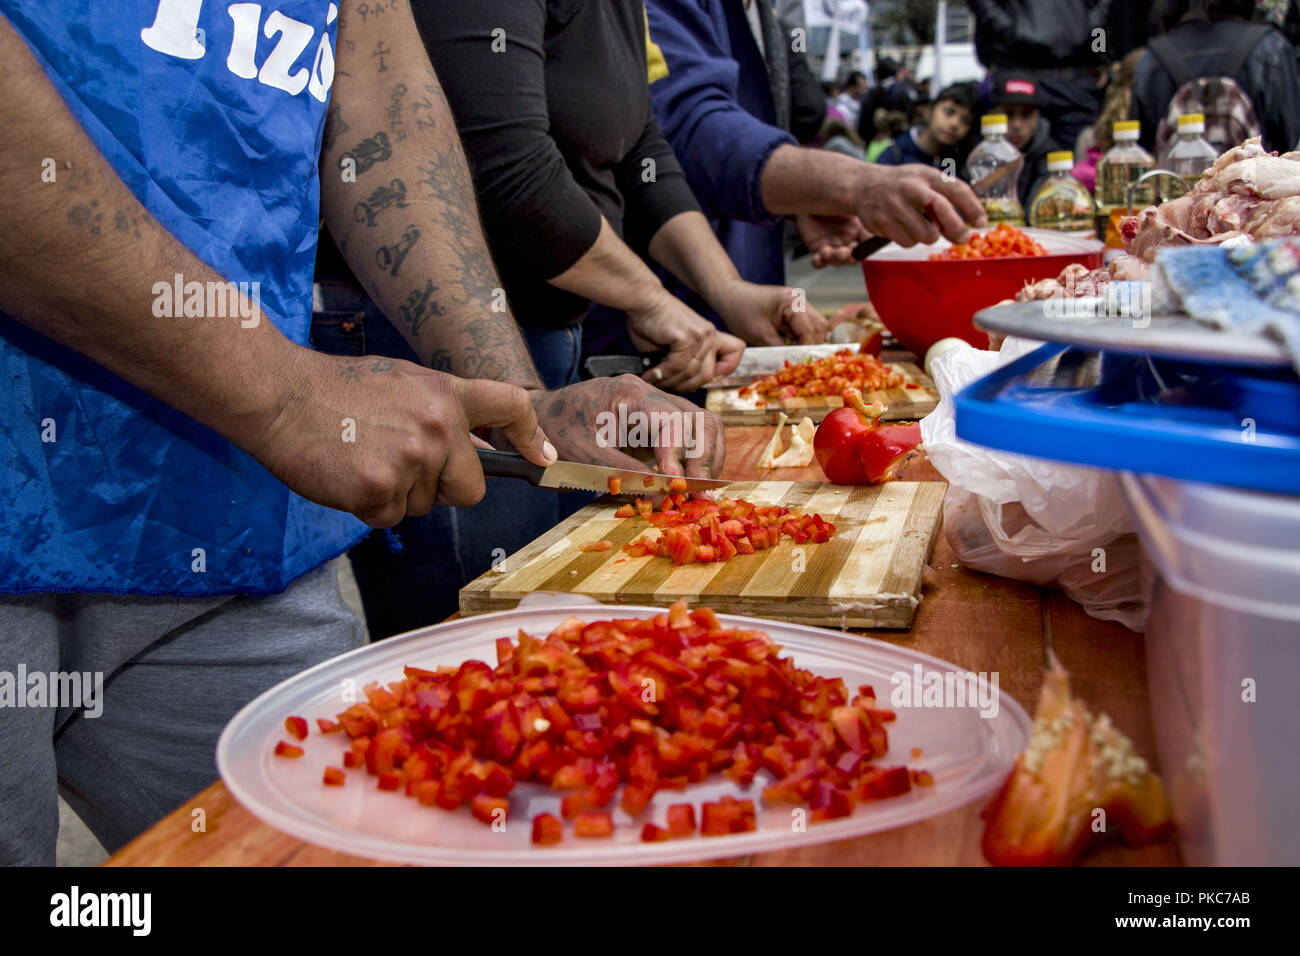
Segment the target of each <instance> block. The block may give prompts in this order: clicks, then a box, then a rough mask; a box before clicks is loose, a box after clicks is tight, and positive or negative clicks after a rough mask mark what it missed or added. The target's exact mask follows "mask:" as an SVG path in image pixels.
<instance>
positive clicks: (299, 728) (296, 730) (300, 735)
mask: <svg viewBox="0 0 1300 956" xmlns="http://www.w3.org/2000/svg"><path fill="white" fill-rule="evenodd" d="M284 729H285V730H287V731H289V733H290V734H292V735H293V736H294V737H296V738H297V739H298V740H306V739H307V721H306V720H305V719H304V718H302V717H286V718H284Z"/></svg>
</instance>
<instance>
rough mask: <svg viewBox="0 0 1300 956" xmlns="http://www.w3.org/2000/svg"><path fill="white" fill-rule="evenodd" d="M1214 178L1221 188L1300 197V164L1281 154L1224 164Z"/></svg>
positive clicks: (1261, 194) (1251, 194) (1256, 193)
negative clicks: (1284, 157)
mask: <svg viewBox="0 0 1300 956" xmlns="http://www.w3.org/2000/svg"><path fill="white" fill-rule="evenodd" d="M1206 178H1209V177H1206ZM1214 181H1215V184H1216V185H1217V187H1218V188H1219V189H1221V190H1224V191H1227V192H1233V193H1241V194H1245V195H1248V196H1262V197H1264V198H1265V199H1285V198H1286V197H1287V196H1300V163H1297V162H1295V161H1294V160H1290V159H1283V158H1282V157H1281V156H1255V157H1252V158H1250V159H1243V160H1241V161H1240V162H1236V163H1232V164H1230V165H1228V166H1225V167H1224V168H1223V169H1222V170H1220V171H1219V173H1218V174H1216V175H1215V177H1214Z"/></svg>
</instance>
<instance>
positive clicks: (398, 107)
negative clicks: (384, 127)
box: [381, 71, 406, 143]
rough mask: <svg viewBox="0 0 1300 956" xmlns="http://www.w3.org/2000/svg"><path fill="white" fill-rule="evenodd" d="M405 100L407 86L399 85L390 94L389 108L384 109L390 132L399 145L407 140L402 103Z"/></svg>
mask: <svg viewBox="0 0 1300 956" xmlns="http://www.w3.org/2000/svg"><path fill="white" fill-rule="evenodd" d="M381 72H382V71H381ZM405 98H406V84H405V83H398V84H397V85H396V86H395V87H393V91H392V92H391V93H389V94H388V106H387V107H385V108H384V116H386V117H387V118H388V131H389V132H390V133H392V134H393V139H395V140H397V141H398V142H399V143H400V142H401V141H402V140H404V139H406V125H405V123H403V121H402V101H403V100H404V99H405Z"/></svg>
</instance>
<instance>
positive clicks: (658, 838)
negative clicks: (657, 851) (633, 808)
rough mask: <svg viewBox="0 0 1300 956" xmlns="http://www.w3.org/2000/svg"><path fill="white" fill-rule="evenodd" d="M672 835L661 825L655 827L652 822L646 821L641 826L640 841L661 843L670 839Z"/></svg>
mask: <svg viewBox="0 0 1300 956" xmlns="http://www.w3.org/2000/svg"><path fill="white" fill-rule="evenodd" d="M672 838H673V835H672V834H671V833H669V832H668V831H667V830H665V829H664V828H663V827H657V826H655V825H654V824H653V823H647V824H646V825H645V826H643V827H642V828H641V842H642V843H663V842H664V841H665V840H671V839H672Z"/></svg>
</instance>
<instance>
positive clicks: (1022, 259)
mask: <svg viewBox="0 0 1300 956" xmlns="http://www.w3.org/2000/svg"><path fill="white" fill-rule="evenodd" d="M1023 231H1024V232H1025V233H1026V234H1027V235H1030V236H1032V237H1033V238H1034V239H1036V240H1038V242H1039V243H1041V244H1042V245H1043V246H1044V247H1045V248H1046V249H1047V250H1048V252H1049V253H1051V254H1050V255H1046V256H1008V257H1006V258H1004V259H956V260H951V261H941V262H931V261H930V258H929V257H930V254H931V253H934V252H940V251H942V250H944V249H947V248H948V247H949V246H951V245H952V243H950V242H948V240H946V239H941V240H939V241H938V242H936V243H934V244H933V245H929V246H913V247H912V248H910V249H904V248H903V247H902V246H899V245H895V244H893V243H891V244H889V245H888V246H886V247H885V248H884V249H882V250H880V252H878V253H876V254H875V255H874V256H872V257H871V258H870V259H867V260H866V261H864V262H863V263H862V273H863V275H864V276H865V278H866V280H867V294H868V295H870V296H871V304H872V305H874V306H875V307H876V312H877V313H878V314H879V315H880V321H881V322H883V323H884V324H885V328H887V329H889V331H890V332H892V333H894V338H896V339H898V341H899V343H900V344H902V346H903V347H904V348H906V349H908V350H909V351H912V352H915V353H916V354H917V355H918V356H920V357H922V358H924V357H925V353H926V352H927V351H929V349H930V346H931V345H933V344H934V343H935V342H938V341H939V340H940V339H946V338H949V337H955V338H959V339H965V340H966V341H967V342H969V343H970V344H971V345H973V346H975V347H976V348H981V349H983V348H988V344H989V342H988V335H987V334H986V333H984V332H980V331H977V330H976V328H975V325H974V324H973V323H972V321H971V318H972V316H974V315H975V313H976V312H978V311H979V310H980V309H983V308H987V307H988V306H990V305H996V304H997V303H999V302H1001V301H1002V300H1003V299H1010V298H1013V297H1014V296H1015V294H1016V293H1017V292H1019V291H1020V290H1021V289H1022V288H1023V287H1024V286H1025V284H1026V283H1032V282H1037V281H1038V280H1039V279H1055V278H1056V277H1057V276H1058V275H1060V274H1061V270H1062V269H1064V268H1065V267H1066V266H1068V265H1069V264H1070V263H1072V262H1078V263H1080V264H1082V265H1084V266H1087V267H1088V268H1089V269H1099V268H1101V260H1102V254H1103V253H1104V252H1105V246H1104V244H1103V243H1101V242H1100V241H1098V240H1096V239H1084V238H1081V237H1079V236H1071V235H1067V234H1064V233H1060V232H1054V231H1052V230H1051V229H1025V230H1023Z"/></svg>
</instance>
